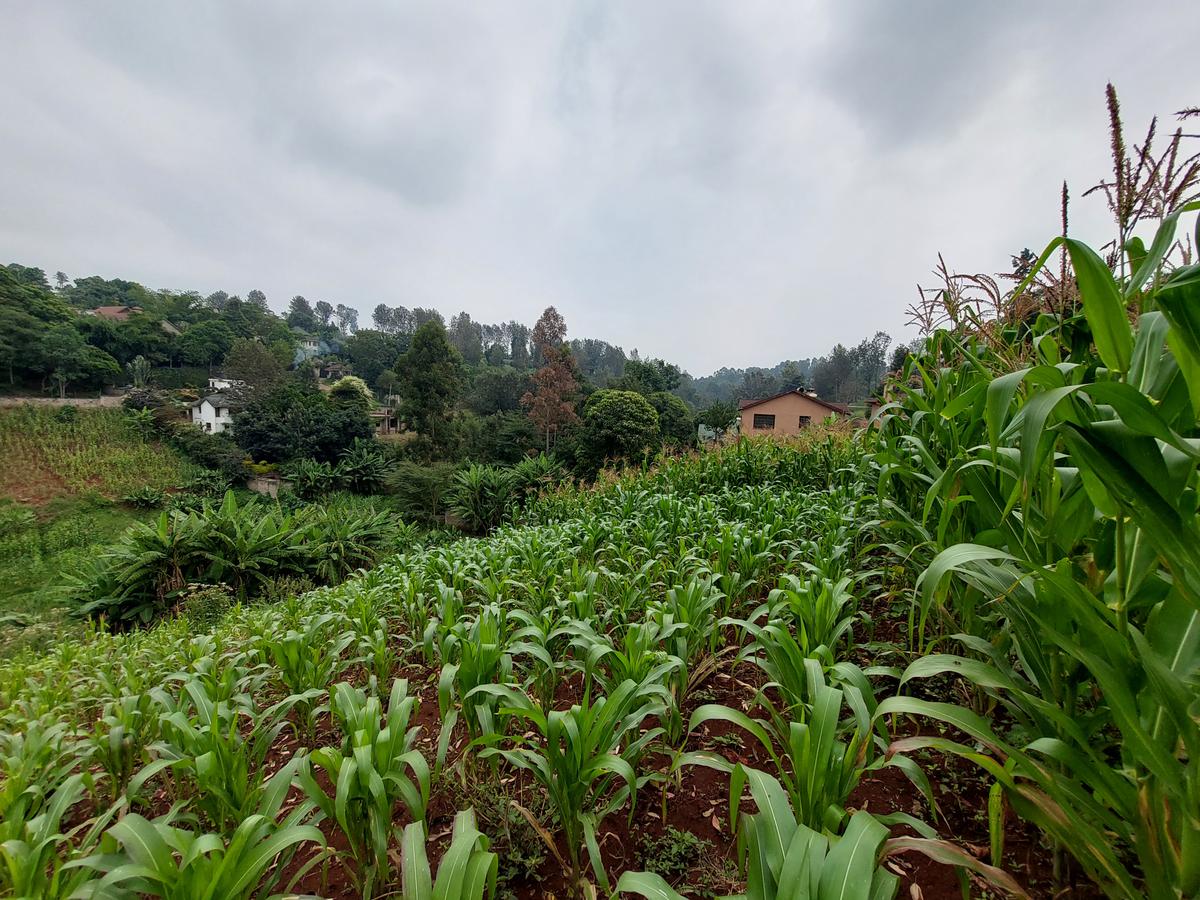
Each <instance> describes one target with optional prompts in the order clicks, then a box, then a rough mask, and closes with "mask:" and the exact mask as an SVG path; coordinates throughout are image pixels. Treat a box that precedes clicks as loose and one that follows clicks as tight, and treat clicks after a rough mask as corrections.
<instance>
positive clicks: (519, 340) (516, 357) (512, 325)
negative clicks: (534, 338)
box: [508, 322, 530, 369]
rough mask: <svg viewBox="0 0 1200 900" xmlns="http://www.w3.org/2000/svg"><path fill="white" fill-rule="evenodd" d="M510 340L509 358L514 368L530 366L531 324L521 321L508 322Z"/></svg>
mask: <svg viewBox="0 0 1200 900" xmlns="http://www.w3.org/2000/svg"><path fill="white" fill-rule="evenodd" d="M508 330H509V333H510V334H511V335H512V338H511V339H510V341H509V351H508V359H509V362H511V363H512V367H513V368H514V369H528V368H529V362H530V359H529V326H528V325H522V324H521V323H520V322H509V323H508Z"/></svg>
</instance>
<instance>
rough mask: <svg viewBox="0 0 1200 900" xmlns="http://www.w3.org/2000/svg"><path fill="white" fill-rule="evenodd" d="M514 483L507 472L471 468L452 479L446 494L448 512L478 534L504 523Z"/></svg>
mask: <svg viewBox="0 0 1200 900" xmlns="http://www.w3.org/2000/svg"><path fill="white" fill-rule="evenodd" d="M515 486H516V480H515V478H514V477H513V473H512V471H511V470H509V469H502V468H499V467H496V466H481V465H473V466H469V467H467V468H466V469H462V470H461V471H459V472H458V473H457V474H456V475H455V476H454V484H453V486H452V487H451V489H450V493H449V509H450V512H451V513H453V514H454V515H455V516H457V517H458V518H459V519H461V520H462V522H463V524H465V525H466V527H467V529H468V530H469V531H473V532H475V533H476V534H481V533H483V532H486V531H490V530H491V529H493V528H495V527H496V526H497V525H499V524H500V523H501V522H502V521H504V516H505V514H506V513H507V512H508V509H509V505H510V503H511V501H512V498H513V488H514V487H515Z"/></svg>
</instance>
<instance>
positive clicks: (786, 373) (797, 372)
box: [779, 359, 806, 391]
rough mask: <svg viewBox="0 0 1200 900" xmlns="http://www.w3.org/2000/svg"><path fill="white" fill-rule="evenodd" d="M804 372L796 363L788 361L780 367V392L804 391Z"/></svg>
mask: <svg viewBox="0 0 1200 900" xmlns="http://www.w3.org/2000/svg"><path fill="white" fill-rule="evenodd" d="M805 383H806V381H805V375H804V370H802V369H801V368H800V366H798V365H797V364H796V363H795V361H793V360H790V359H789V360H788V361H787V362H785V363H783V364H782V365H780V367H779V390H780V391H796V390H803V389H804V386H805Z"/></svg>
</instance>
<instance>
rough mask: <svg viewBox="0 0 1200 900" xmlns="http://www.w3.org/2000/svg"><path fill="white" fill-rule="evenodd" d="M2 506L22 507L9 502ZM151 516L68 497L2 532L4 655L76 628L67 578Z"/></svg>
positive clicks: (0, 646)
mask: <svg viewBox="0 0 1200 900" xmlns="http://www.w3.org/2000/svg"><path fill="white" fill-rule="evenodd" d="M2 507H3V509H4V510H5V511H11V510H14V509H15V508H17V507H16V504H12V503H8V502H5V503H3V504H2ZM151 515H153V512H152V511H145V510H133V509H129V508H127V507H124V506H119V505H117V504H114V503H111V502H110V501H107V500H105V499H104V498H102V497H98V496H96V495H91V496H87V497H63V498H59V499H57V500H53V501H51V502H50V503H49V504H47V505H46V506H45V507H43V508H42V509H41V510H39V515H38V517H37V518H35V520H34V521H33V522H32V523H29V524H27V525H25V526H24V527H19V528H16V529H14V530H12V531H9V532H8V533H4V534H0V656H2V655H7V654H9V653H11V652H13V651H14V650H16V649H18V648H20V647H30V646H32V647H37V646H43V645H45V644H46V643H47V642H48V641H51V640H56V639H59V638H61V636H62V632H63V630H64V629H66V630H68V631H75V630H77V628H78V626H77V625H75V624H74V623H72V622H70V621H69V620H68V619H67V616H66V610H65V608H64V598H63V595H62V592H61V587H62V582H63V576H64V575H65V574H66V573H69V572H72V571H76V570H78V569H79V568H80V567H81V565H82V564H83V563H84V562H86V561H87V560H89V559H91V558H93V557H94V556H95V555H96V554H97V553H98V552H99V551H100V550H101V549H102V548H103V547H105V546H107V545H108V544H110V543H112V542H113V541H114V540H116V539H117V537H118V536H119V535H120V534H121V532H123V531H124V530H125V529H126V528H128V527H129V526H130V525H132V524H133V523H134V522H139V521H144V520H145V519H147V518H148V517H150V516H151Z"/></svg>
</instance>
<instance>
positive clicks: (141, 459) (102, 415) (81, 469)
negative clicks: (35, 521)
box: [0, 406, 201, 504]
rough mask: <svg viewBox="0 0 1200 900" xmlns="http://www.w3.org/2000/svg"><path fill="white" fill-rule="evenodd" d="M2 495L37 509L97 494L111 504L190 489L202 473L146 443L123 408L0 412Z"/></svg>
mask: <svg viewBox="0 0 1200 900" xmlns="http://www.w3.org/2000/svg"><path fill="white" fill-rule="evenodd" d="M0 455H2V458H3V459H4V465H3V466H0V495H3V496H6V497H9V498H12V499H14V500H17V501H18V502H24V503H32V504H37V503H41V502H45V501H46V500H49V499H52V498H54V497H62V496H80V495H84V494H87V493H89V492H94V493H96V494H99V495H101V496H103V497H106V498H108V499H110V500H115V499H120V498H121V497H123V496H125V495H127V494H132V493H133V492H134V491H136V490H138V489H140V488H144V487H151V488H156V489H158V490H165V489H167V488H172V487H176V486H177V485H181V484H185V483H186V482H187V481H189V480H190V479H191V478H194V477H195V476H196V475H198V474H199V473H200V471H201V470H200V468H199V467H198V466H197V465H195V464H194V463H192V462H190V461H189V460H187V459H185V458H183V457H182V456H181V455H180V454H179V453H177V452H175V451H174V450H173V449H171V448H170V447H165V446H163V445H162V444H160V443H158V442H156V441H147V440H145V439H144V437H143V436H142V435H141V434H140V433H139V432H138V430H137V427H136V425H135V424H134V423H132V422H131V421H130V419H129V417H128V416H126V415H125V414H124V413H123V412H122V411H121V410H119V409H75V408H74V407H63V408H60V409H49V408H46V407H34V406H20V407H14V408H10V409H0Z"/></svg>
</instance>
